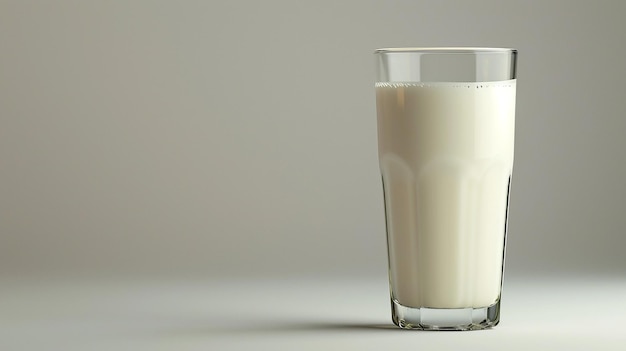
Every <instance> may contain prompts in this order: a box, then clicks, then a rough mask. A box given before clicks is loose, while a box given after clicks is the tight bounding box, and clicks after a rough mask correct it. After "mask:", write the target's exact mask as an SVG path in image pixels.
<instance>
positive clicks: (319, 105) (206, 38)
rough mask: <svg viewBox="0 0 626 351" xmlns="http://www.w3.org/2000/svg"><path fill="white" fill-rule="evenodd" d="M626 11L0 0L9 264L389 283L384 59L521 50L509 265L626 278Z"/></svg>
mask: <svg viewBox="0 0 626 351" xmlns="http://www.w3.org/2000/svg"><path fill="white" fill-rule="evenodd" d="M624 13H626V2H623V1H617V0H616V1H484V0H482V1H415V0H411V1H356V0H353V1H68V0H62V1H43V0H42V1H7V0H0V273H1V274H2V275H4V276H41V275H49V276H55V275H69V276H79V277H80V276H126V275H130V276H139V275H146V276H151V275H163V276H174V277H179V276H184V277H187V276H200V277H212V276H226V275H234V276H266V275H267V276H270V275H273V276H277V275H278V276H280V275H284V276H286V277H287V276H296V275H297V276H313V275H315V276H320V275H333V276H336V275H339V276H362V275H380V276H381V277H382V276H384V275H385V274H386V273H385V272H386V251H385V250H386V247H385V233H384V215H383V207H382V190H381V185H380V184H381V182H380V176H379V171H378V160H377V151H376V150H377V149H376V148H377V146H376V120H375V105H374V103H375V102H374V89H373V81H374V78H373V77H374V64H373V62H374V60H373V54H372V52H373V50H374V49H376V48H379V47H389V46H503V47H514V48H517V49H518V50H519V53H520V55H519V70H518V98H517V101H518V107H517V134H516V138H517V139H516V159H515V169H514V178H513V189H512V198H511V209H510V227H509V242H508V244H509V247H508V258H507V270H508V273H509V274H510V275H512V276H515V275H518V276H522V275H524V274H580V273H592V274H605V273H606V274H624V273H625V272H626V259H625V258H624V255H623V254H622V251H623V250H624V246H625V245H626V238H625V235H624V234H625V233H624V228H625V227H626V211H624V209H625V206H624V201H625V200H624V199H626V185H625V183H624V179H626V166H625V163H626V162H625V156H624V151H625V150H626V138H625V137H624V132H625V130H626V108H625V107H624V106H625V104H624V100H626V95H625V91H626V69H625V66H624V60H625V58H626V45H625V44H626V43H625V39H624V34H625V33H626V22H625V21H624V20H623V15H624Z"/></svg>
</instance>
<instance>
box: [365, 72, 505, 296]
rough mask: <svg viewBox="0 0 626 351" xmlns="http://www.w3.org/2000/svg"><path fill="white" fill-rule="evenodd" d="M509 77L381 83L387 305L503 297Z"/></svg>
mask: <svg viewBox="0 0 626 351" xmlns="http://www.w3.org/2000/svg"><path fill="white" fill-rule="evenodd" d="M515 83H516V82H515V80H510V81H503V82H489V83H423V84H422V83H377V84H376V100H377V109H378V140H379V157H380V168H381V172H382V176H383V186H384V190H385V208H386V217H387V233H388V249H389V271H390V272H389V274H390V286H391V293H392V298H393V299H395V300H396V301H397V302H398V303H399V304H401V305H404V306H407V307H427V308H467V307H474V308H479V307H487V306H490V305H492V304H494V303H495V302H497V300H498V299H499V297H500V287H501V279H502V269H503V255H504V240H505V231H506V229H505V227H506V216H507V205H508V190H509V182H510V176H511V170H512V167H513V139H514V127H515V126H514V124H515Z"/></svg>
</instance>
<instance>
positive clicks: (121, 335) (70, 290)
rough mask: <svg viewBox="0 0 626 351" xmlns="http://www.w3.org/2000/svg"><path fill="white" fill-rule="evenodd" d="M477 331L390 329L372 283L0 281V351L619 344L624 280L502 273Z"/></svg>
mask: <svg viewBox="0 0 626 351" xmlns="http://www.w3.org/2000/svg"><path fill="white" fill-rule="evenodd" d="M501 316H502V317H501V322H500V325H498V326H497V327H495V328H493V329H490V330H485V331H469V332H424V331H406V330H400V329H398V328H396V327H395V326H393V324H391V318H390V311H389V302H388V292H387V286H386V282H385V281H384V278H380V279H379V278H376V279H374V278H369V279H349V280H341V279H337V278H335V279H329V278H317V279H316V278H310V279H305V278H266V279H261V278H255V279H239V280H236V279H230V280H225V279H212V280H209V279H205V280H201V279H196V280H188V281H171V280H130V279H127V280H109V281H102V280H100V281H97V280H56V281H55V280H51V279H44V280H23V279H22V280H15V279H13V280H7V279H5V280H0V350H7V351H9V350H248V349H249V350H296V349H297V350H342V349H344V350H346V349H347V350H352V349H361V350H399V349H415V350H483V351H485V350H533V349H540V350H594V351H597V350H626V331H624V323H625V322H626V278H624V277H617V276H613V277H610V276H609V277H604V278H598V277H596V278H589V277H586V278H585V277H576V278H564V277H561V278H553V279H547V278H544V279H521V278H519V279H509V280H507V281H506V282H505V287H504V293H503V305H502V311H501Z"/></svg>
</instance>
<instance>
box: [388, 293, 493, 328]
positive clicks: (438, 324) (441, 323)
mask: <svg viewBox="0 0 626 351" xmlns="http://www.w3.org/2000/svg"><path fill="white" fill-rule="evenodd" d="M391 316H392V319H393V323H394V324H395V325H397V326H398V327H400V328H402V329H419V330H477V329H487V328H491V327H493V326H496V325H497V324H498V322H500V299H498V301H497V302H496V303H494V304H493V305H491V306H488V307H482V308H471V307H470V308H425V307H422V308H414V307H406V306H402V305H401V304H399V303H398V302H397V301H394V300H393V299H392V300H391Z"/></svg>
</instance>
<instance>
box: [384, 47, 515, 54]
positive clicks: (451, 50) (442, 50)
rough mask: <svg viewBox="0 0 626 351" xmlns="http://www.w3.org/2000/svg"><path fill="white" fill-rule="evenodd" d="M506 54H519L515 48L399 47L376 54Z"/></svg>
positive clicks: (385, 49)
mask: <svg viewBox="0 0 626 351" xmlns="http://www.w3.org/2000/svg"><path fill="white" fill-rule="evenodd" d="M394 53H399V54H401V53H402V54H410V53H416V54H504V53H513V54H515V53H517V49H513V48H490V47H398V48H381V49H376V50H375V51H374V54H394Z"/></svg>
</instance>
